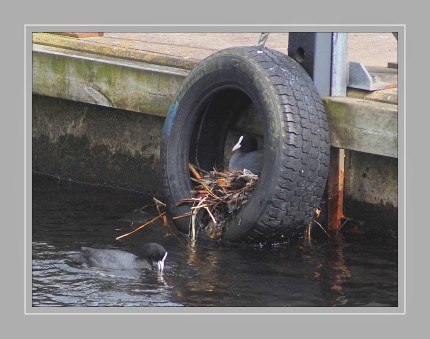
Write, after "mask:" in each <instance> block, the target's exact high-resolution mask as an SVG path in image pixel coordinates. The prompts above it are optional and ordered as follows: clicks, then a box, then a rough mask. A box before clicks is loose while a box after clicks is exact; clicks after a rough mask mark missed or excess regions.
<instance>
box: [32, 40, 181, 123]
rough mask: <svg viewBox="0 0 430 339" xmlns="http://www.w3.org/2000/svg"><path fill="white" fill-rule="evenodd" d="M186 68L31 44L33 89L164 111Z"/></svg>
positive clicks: (162, 113) (143, 110)
mask: <svg viewBox="0 0 430 339" xmlns="http://www.w3.org/2000/svg"><path fill="white" fill-rule="evenodd" d="M187 74H188V71H186V70H183V69H177V68H173V67H167V66H160V65H152V64H146V63H143V62H137V61H131V60H123V59H116V58H110V57H106V56H97V55H93V54H87V53H81V52H76V51H70V50H65V49H59V48H54V47H48V46H41V45H33V93H35V94H40V95H47V96H52V97H56V98H62V99H68V100H75V101H80V102H84V103H90V104H97V105H100V106H108V107H114V108H119V109H125V110H131V111H135V112H141V113H148V114H152V115H159V116H165V115H166V113H167V111H168V109H169V106H170V105H171V103H172V101H173V98H174V96H175V94H176V91H177V89H178V88H179V86H180V85H181V83H182V81H183V80H184V78H185V77H186V76H187Z"/></svg>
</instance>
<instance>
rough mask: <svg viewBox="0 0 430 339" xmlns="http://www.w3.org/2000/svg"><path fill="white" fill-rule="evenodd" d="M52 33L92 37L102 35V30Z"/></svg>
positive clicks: (75, 36)
mask: <svg viewBox="0 0 430 339" xmlns="http://www.w3.org/2000/svg"><path fill="white" fill-rule="evenodd" d="M53 34H57V35H65V36H71V37H74V38H92V37H97V36H103V33H102V32H55V33H53Z"/></svg>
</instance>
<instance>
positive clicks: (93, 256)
mask: <svg viewBox="0 0 430 339" xmlns="http://www.w3.org/2000/svg"><path fill="white" fill-rule="evenodd" d="M139 254H140V255H139V256H136V255H134V254H131V253H128V252H124V251H120V250H111V249H97V248H91V247H82V251H81V253H79V254H77V255H76V256H74V257H73V258H72V262H74V263H77V264H80V265H82V266H84V267H101V268H109V269H117V270H130V269H137V268H146V269H154V268H153V261H157V263H158V270H159V271H163V270H164V260H165V259H166V257H167V251H166V250H165V248H164V247H163V246H161V245H159V244H157V243H146V244H144V245H143V246H142V248H141V251H140V253H139Z"/></svg>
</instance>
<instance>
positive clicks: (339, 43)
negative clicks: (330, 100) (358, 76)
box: [330, 33, 349, 96]
mask: <svg viewBox="0 0 430 339" xmlns="http://www.w3.org/2000/svg"><path fill="white" fill-rule="evenodd" d="M348 72H349V67H348V33H333V34H332V61H331V90H330V95H331V96H346V87H347V86H348V78H349V74H348Z"/></svg>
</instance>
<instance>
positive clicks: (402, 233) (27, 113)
mask: <svg viewBox="0 0 430 339" xmlns="http://www.w3.org/2000/svg"><path fill="white" fill-rule="evenodd" d="M50 31H51V32H52V31H74V32H79V31H85V32H91V31H105V32H130V31H133V32H140V31H141V32H261V31H264V32H294V31H296V32H396V31H397V32H399V37H398V65H399V68H398V75H399V78H398V79H399V80H398V84H399V96H398V97H399V102H398V114H399V115H398V117H399V118H398V122H399V127H398V128H399V138H398V140H399V142H398V147H399V149H398V154H399V155H398V159H399V225H398V227H399V266H398V269H399V306H398V307H397V308H384V307H382V308H378V307H376V308H373V307H372V308H368V307H363V308H355V307H354V308H346V309H337V310H334V309H332V308H318V307H315V308H313V307H311V308H308V307H306V308H301V307H291V308H279V307H277V308H266V307H264V308H261V307H251V308H245V309H244V308H233V307H225V308H218V307H216V308H210V309H208V308H203V307H202V308H200V307H198V308H191V309H190V311H189V310H188V309H189V308H187V307H184V308H175V309H174V310H172V309H164V308H154V309H152V308H151V309H146V308H145V309H143V308H139V309H138V310H136V309H125V308H97V309H94V308H91V310H93V311H92V312H86V310H85V309H87V308H78V307H76V308H73V311H72V312H70V310H69V309H59V308H50V307H46V308H45V307H44V308H34V307H32V306H31V194H29V192H30V193H31V184H32V181H31V111H32V108H31V104H32V102H31V69H32V64H31V50H32V42H31V34H32V33H33V32H50ZM405 45H406V25H274V24H269V25H164V24H163V25H108V26H103V25H24V52H25V57H24V70H25V74H24V77H25V79H24V91H25V99H24V106H25V107H24V133H25V135H24V145H25V150H24V167H25V173H24V185H25V187H24V208H25V210H24V218H25V222H24V261H25V264H24V278H25V285H24V314H26V315H42V314H46V315H54V314H57V315H60V314H62V315H82V314H90V315H94V314H146V315H173V314H174V315H183V314H188V315H197V314H199V315H200V314H208V315H219V314H222V315H243V314H244V315H285V314H292V315H315V314H318V315H346V314H349V315H381V314H388V315H393V314H400V315H405V314H406V227H405V225H406V211H405V203H406V197H405V183H406V166H405V165H406V162H405V156H406V154H405V151H406V128H405V127H406V124H405V109H406V98H405V83H406V82H405V78H406V76H405V72H406V69H405V65H406V51H405ZM29 117H30V118H29ZM29 131H30V135H28V133H29ZM28 167H30V171H28ZM29 245H30V246H29ZM285 310H287V311H285ZM340 310H341V311H342V312H339V311H340ZM94 311H95V312H94Z"/></svg>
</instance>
